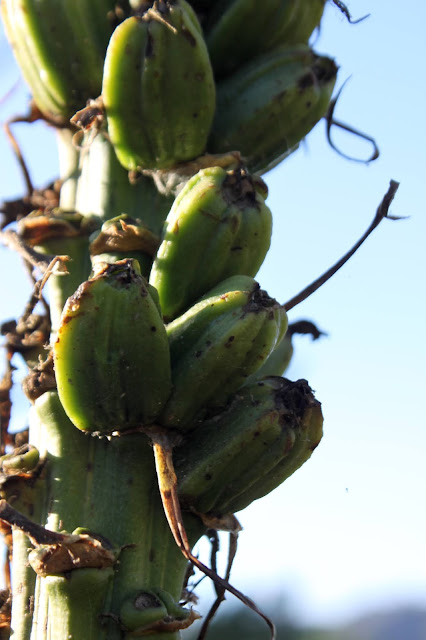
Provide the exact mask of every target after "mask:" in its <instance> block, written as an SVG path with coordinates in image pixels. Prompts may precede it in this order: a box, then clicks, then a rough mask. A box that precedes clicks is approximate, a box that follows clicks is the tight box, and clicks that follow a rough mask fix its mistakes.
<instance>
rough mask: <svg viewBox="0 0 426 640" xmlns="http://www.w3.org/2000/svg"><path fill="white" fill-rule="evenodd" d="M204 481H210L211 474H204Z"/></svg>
mask: <svg viewBox="0 0 426 640" xmlns="http://www.w3.org/2000/svg"><path fill="white" fill-rule="evenodd" d="M204 479H205V480H211V479H212V475H211V473H205V474H204Z"/></svg>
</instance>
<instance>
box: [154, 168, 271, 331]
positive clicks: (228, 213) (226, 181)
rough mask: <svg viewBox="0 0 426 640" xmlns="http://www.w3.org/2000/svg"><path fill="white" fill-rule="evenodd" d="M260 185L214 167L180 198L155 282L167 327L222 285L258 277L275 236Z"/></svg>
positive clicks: (156, 264) (166, 233)
mask: <svg viewBox="0 0 426 640" xmlns="http://www.w3.org/2000/svg"><path fill="white" fill-rule="evenodd" d="M257 182H258V183H259V184H257ZM257 182H256V180H254V179H253V178H252V177H251V176H250V175H249V174H248V173H247V172H246V171H245V170H244V169H239V170H234V171H225V170H224V169H222V168H220V167H211V168H209V169H203V170H201V171H199V172H198V173H197V174H196V175H195V176H194V177H193V178H191V180H189V182H188V183H187V184H186V185H185V187H184V188H183V189H182V191H181V192H180V193H179V195H178V196H177V198H176V200H175V202H174V204H173V207H172V209H171V211H170V213H169V215H168V216H167V219H166V222H165V226H164V232H163V241H162V243H161V245H160V248H159V250H158V252H157V256H156V258H155V260H154V264H153V267H152V271H151V275H150V279H149V281H150V283H151V284H152V285H153V286H154V287H155V288H156V289H157V290H158V293H159V296H160V303H161V308H162V312H163V316H164V318H165V320H166V321H167V322H169V321H170V320H173V319H174V318H176V316H177V315H178V314H179V313H182V312H183V311H185V310H186V309H188V307H189V306H190V305H191V304H192V303H193V302H194V301H195V300H197V299H198V298H199V297H200V296H201V295H203V294H204V293H205V292H206V291H208V290H209V289H211V288H212V287H213V286H214V285H216V284H217V283H219V282H221V281H222V280H225V279H226V278H228V277H231V276H233V275H237V274H245V275H249V276H253V277H254V276H255V275H256V273H257V271H258V269H259V268H260V266H261V264H262V262H263V260H264V258H265V256H266V253H267V251H268V249H269V245H270V241H271V232H272V215H271V211H270V209H269V208H268V207H267V206H266V204H265V201H264V191H265V184H264V183H263V181H261V180H260V179H259V178H258V179H257Z"/></svg>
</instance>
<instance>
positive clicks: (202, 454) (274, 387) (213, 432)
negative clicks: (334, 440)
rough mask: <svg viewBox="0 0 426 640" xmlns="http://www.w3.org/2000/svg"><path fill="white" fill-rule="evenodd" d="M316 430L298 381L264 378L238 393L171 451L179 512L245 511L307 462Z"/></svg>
mask: <svg viewBox="0 0 426 640" xmlns="http://www.w3.org/2000/svg"><path fill="white" fill-rule="evenodd" d="M322 423H323V419H322V413H321V405H320V403H319V402H318V401H317V400H315V398H314V396H313V393H312V391H311V389H310V388H309V386H308V384H307V382H306V381H305V380H298V381H297V382H290V381H289V380H286V379H284V378H278V377H267V378H264V379H263V380H262V381H259V382H257V383H254V384H251V385H250V386H246V387H243V388H242V389H240V390H239V391H238V392H237V393H236V394H235V397H234V398H233V400H232V401H231V402H230V404H229V406H228V407H227V408H226V409H224V410H223V411H222V412H221V413H219V414H218V415H216V416H214V417H213V418H210V419H209V420H206V421H205V422H204V423H203V424H202V426H201V427H200V428H199V429H197V430H196V431H195V432H194V433H191V436H190V440H189V439H188V440H186V441H185V440H184V442H183V443H182V444H181V445H180V446H179V447H178V448H176V449H175V452H174V460H175V470H176V473H177V477H178V486H179V495H180V499H181V502H182V505H183V507H184V508H187V509H192V510H193V509H195V510H196V511H198V512H199V513H202V514H206V513H208V514H211V515H216V516H221V515H224V514H227V513H234V512H235V511H239V510H240V509H244V508H245V507H247V506H248V505H249V504H250V503H251V502H253V500H256V499H257V498H260V497H262V496H264V495H266V494H267V493H269V492H270V491H272V489H274V488H276V487H277V486H278V485H279V484H281V483H282V482H284V480H286V479H287V478H288V477H289V476H290V475H291V474H292V473H294V471H296V469H298V468H299V467H300V466H302V464H303V463H304V462H306V460H308V458H309V457H310V456H311V454H312V451H313V450H314V449H315V447H316V446H317V445H318V443H319V441H320V440H321V437H322Z"/></svg>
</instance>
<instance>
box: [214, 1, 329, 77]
mask: <svg viewBox="0 0 426 640" xmlns="http://www.w3.org/2000/svg"><path fill="white" fill-rule="evenodd" d="M325 1H326V0H266V2H262V5H261V7H259V2H258V1H257V0H219V2H216V3H215V4H214V6H213V7H212V9H211V10H210V11H209V13H208V15H207V17H206V20H205V24H204V29H205V32H206V42H207V47H208V50H209V54H210V59H211V63H212V66H213V70H214V72H215V75H216V76H217V77H223V76H225V75H229V73H231V72H232V71H234V70H236V69H238V68H239V67H241V66H243V65H245V64H246V63H247V62H250V61H252V60H254V59H255V58H256V57H257V56H259V55H262V54H264V53H267V52H268V51H272V50H273V49H275V48H276V47H278V46H281V45H293V44H306V43H307V42H308V40H309V37H310V36H311V34H312V32H313V30H314V29H315V28H316V27H317V26H318V25H319V23H320V20H321V17H322V14H323V11H324V6H325ZM260 33H261V34H262V37H261V38H259V34H260Z"/></svg>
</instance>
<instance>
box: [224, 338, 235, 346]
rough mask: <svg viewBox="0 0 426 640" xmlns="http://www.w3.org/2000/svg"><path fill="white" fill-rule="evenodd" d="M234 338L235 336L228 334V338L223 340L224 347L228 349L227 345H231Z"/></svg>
mask: <svg viewBox="0 0 426 640" xmlns="http://www.w3.org/2000/svg"><path fill="white" fill-rule="evenodd" d="M234 340H235V336H229V338H228V340H227V341H226V342H225V347H226V348H228V349H229V347H230V346H231V345H232V343H233V342H234Z"/></svg>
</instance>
